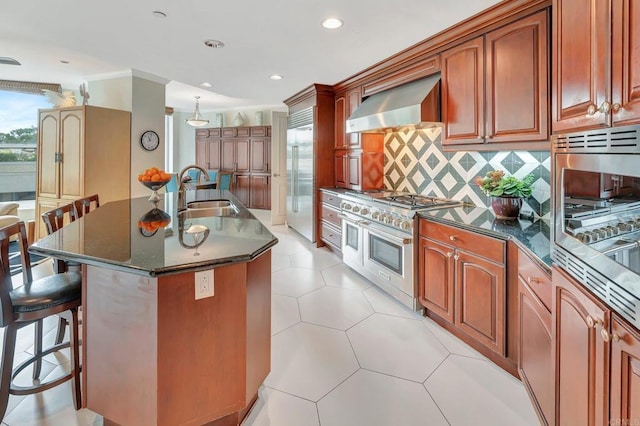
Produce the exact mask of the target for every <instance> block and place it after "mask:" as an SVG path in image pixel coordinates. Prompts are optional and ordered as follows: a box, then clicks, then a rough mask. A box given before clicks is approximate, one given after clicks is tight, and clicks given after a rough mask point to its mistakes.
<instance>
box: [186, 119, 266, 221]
mask: <svg viewBox="0 0 640 426" xmlns="http://www.w3.org/2000/svg"><path fill="white" fill-rule="evenodd" d="M196 164H198V165H199V166H202V167H204V168H205V169H209V170H223V171H233V172H235V173H236V174H235V175H234V182H233V185H232V188H231V192H233V193H234V194H235V195H236V196H237V197H238V199H239V200H240V201H242V203H243V204H244V205H245V206H246V207H248V208H256V209H270V208H271V182H270V175H269V173H270V172H271V126H252V127H222V128H220V127H216V128H211V129H196Z"/></svg>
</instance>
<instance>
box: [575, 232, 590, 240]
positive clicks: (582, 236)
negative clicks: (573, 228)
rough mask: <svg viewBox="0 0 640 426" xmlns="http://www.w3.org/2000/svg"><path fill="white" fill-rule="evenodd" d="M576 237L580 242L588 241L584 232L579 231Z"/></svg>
mask: <svg viewBox="0 0 640 426" xmlns="http://www.w3.org/2000/svg"><path fill="white" fill-rule="evenodd" d="M576 239H577V240H578V241H580V242H583V243H586V242H588V241H587V236H586V235H584V233H583V232H578V233H577V234H576Z"/></svg>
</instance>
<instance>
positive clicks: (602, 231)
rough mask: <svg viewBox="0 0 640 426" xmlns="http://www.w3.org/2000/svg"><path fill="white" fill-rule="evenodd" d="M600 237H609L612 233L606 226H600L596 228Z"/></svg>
mask: <svg viewBox="0 0 640 426" xmlns="http://www.w3.org/2000/svg"><path fill="white" fill-rule="evenodd" d="M596 232H597V234H598V237H599V238H600V239H601V240H602V239H605V238H609V237H610V236H611V235H609V232H607V229H606V228H600V229H597V230H596Z"/></svg>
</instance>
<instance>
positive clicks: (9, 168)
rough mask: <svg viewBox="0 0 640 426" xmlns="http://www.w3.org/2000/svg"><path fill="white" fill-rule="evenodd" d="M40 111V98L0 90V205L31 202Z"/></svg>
mask: <svg viewBox="0 0 640 426" xmlns="http://www.w3.org/2000/svg"><path fill="white" fill-rule="evenodd" d="M40 108H51V106H50V105H49V103H48V102H47V99H46V97H45V96H43V95H40V94H32V93H20V92H14V91H9V90H1V89H0V201H20V200H34V199H35V190H36V155H37V153H36V146H37V138H38V137H37V128H38V109H40Z"/></svg>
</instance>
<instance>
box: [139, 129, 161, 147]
mask: <svg viewBox="0 0 640 426" xmlns="http://www.w3.org/2000/svg"><path fill="white" fill-rule="evenodd" d="M140 145H142V147H143V148H144V149H146V150H147V151H153V150H154V149H156V148H157V147H158V146H159V145H160V137H159V136H158V134H157V133H156V132H154V131H153V130H147V131H146V132H144V133H143V134H142V136H140Z"/></svg>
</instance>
